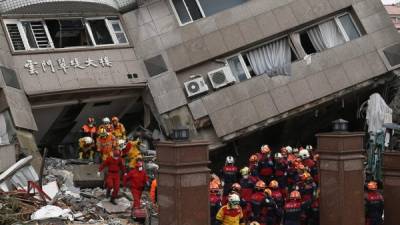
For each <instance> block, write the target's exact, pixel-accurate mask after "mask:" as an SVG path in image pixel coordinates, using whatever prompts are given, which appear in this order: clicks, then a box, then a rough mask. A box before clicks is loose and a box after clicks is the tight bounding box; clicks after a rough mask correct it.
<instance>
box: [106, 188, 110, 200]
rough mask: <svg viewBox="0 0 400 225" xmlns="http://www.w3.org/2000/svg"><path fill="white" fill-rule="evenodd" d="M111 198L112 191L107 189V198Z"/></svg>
mask: <svg viewBox="0 0 400 225" xmlns="http://www.w3.org/2000/svg"><path fill="white" fill-rule="evenodd" d="M110 196H111V190H110V189H107V192H106V198H109V197H110Z"/></svg>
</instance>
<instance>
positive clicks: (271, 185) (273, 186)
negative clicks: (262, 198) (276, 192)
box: [268, 180, 279, 189]
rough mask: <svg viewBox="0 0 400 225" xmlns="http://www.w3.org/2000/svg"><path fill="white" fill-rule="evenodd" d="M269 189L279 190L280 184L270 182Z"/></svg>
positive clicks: (274, 181)
mask: <svg viewBox="0 0 400 225" xmlns="http://www.w3.org/2000/svg"><path fill="white" fill-rule="evenodd" d="M268 187H269V188H272V189H275V188H278V187H279V183H278V181H276V180H271V182H269V185H268Z"/></svg>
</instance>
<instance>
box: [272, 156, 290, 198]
mask: <svg viewBox="0 0 400 225" xmlns="http://www.w3.org/2000/svg"><path fill="white" fill-rule="evenodd" d="M274 159H275V167H274V168H275V169H274V170H275V173H274V175H275V180H276V181H277V183H278V184H279V189H280V191H281V193H282V194H283V195H284V197H286V195H287V194H286V187H287V186H286V175H287V170H288V163H287V160H286V159H285V158H284V157H283V155H282V153H280V152H277V153H275V157H274Z"/></svg>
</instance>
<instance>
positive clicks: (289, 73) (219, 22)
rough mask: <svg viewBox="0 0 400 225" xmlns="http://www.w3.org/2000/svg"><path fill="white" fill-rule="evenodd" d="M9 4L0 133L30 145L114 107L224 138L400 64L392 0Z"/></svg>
mask: <svg viewBox="0 0 400 225" xmlns="http://www.w3.org/2000/svg"><path fill="white" fill-rule="evenodd" d="M0 13H1V17H2V18H1V20H2V27H3V29H2V30H0V32H1V33H0V38H1V39H2V40H1V41H0V64H1V71H2V75H3V76H2V78H1V79H0V87H1V92H0V93H1V95H0V96H1V98H2V101H1V102H0V106H1V107H0V112H3V113H2V114H1V115H2V116H1V117H0V125H1V126H2V127H6V128H7V132H5V133H3V134H2V136H1V138H2V139H0V140H2V141H3V140H4V141H3V143H10V142H12V140H10V139H13V138H11V137H17V141H18V142H19V146H20V148H21V149H34V147H33V145H34V144H33V143H37V144H38V145H39V146H44V147H46V146H55V145H57V146H63V145H65V144H68V143H72V142H75V140H76V137H77V136H78V135H79V128H80V126H81V125H82V124H83V123H84V122H85V120H86V118H87V117H88V116H94V117H96V118H97V119H100V118H102V117H104V116H113V115H116V116H119V117H121V118H123V119H124V118H125V119H124V120H125V121H130V122H132V124H130V125H134V124H141V125H145V126H147V125H148V124H151V123H155V124H157V126H159V127H160V129H161V130H162V131H163V132H164V134H166V135H169V134H171V133H172V130H173V129H177V128H188V129H189V130H190V137H191V139H203V140H207V141H209V142H210V145H209V148H210V149H211V150H213V149H218V148H220V147H221V146H224V145H225V144H226V143H229V142H232V141H234V140H238V139H240V138H241V137H242V136H246V135H250V134H251V133H253V132H255V131H257V130H262V129H265V128H267V127H269V126H270V125H272V124H274V123H276V122H278V121H282V120H285V118H288V117H290V116H292V115H295V114H298V113H300V112H302V111H304V110H307V109H310V108H312V107H315V106H318V105H320V104H323V103H324V102H326V101H329V100H331V99H333V98H336V97H337V96H341V95H343V94H345V93H348V92H350V91H351V90H354V88H357V87H361V86H363V85H364V86H365V85H366V84H367V83H373V82H374V81H375V80H376V79H378V78H380V77H382V76H385V75H388V74H390V73H392V72H393V71H394V70H396V69H398V68H399V65H400V62H399V58H398V54H396V52H398V50H399V48H400V36H399V34H398V33H397V32H396V29H395V28H394V27H393V24H392V23H391V20H390V18H389V16H388V14H387V12H386V10H385V8H384V6H383V5H382V3H381V2H380V0H358V1H354V0H340V1H338V0H280V1H275V0H218V1H217V0H136V1H135V0H101V1H98V0H96V1H94V0H74V1H63V0H29V1H26V0H24V1H22V0H6V1H3V2H1V3H0ZM152 120H153V122H152ZM3 146H8V147H9V145H7V144H5V145H3ZM11 149H12V148H11ZM0 154H2V153H0ZM4 154H5V153H4ZM0 169H1V168H0Z"/></svg>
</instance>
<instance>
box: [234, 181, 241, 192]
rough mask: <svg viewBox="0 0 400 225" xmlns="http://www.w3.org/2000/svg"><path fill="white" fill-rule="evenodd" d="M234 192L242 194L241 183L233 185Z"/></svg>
mask: <svg viewBox="0 0 400 225" xmlns="http://www.w3.org/2000/svg"><path fill="white" fill-rule="evenodd" d="M232 190H233V191H236V192H240V190H242V187H241V186H240V184H239V183H234V184H232Z"/></svg>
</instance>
